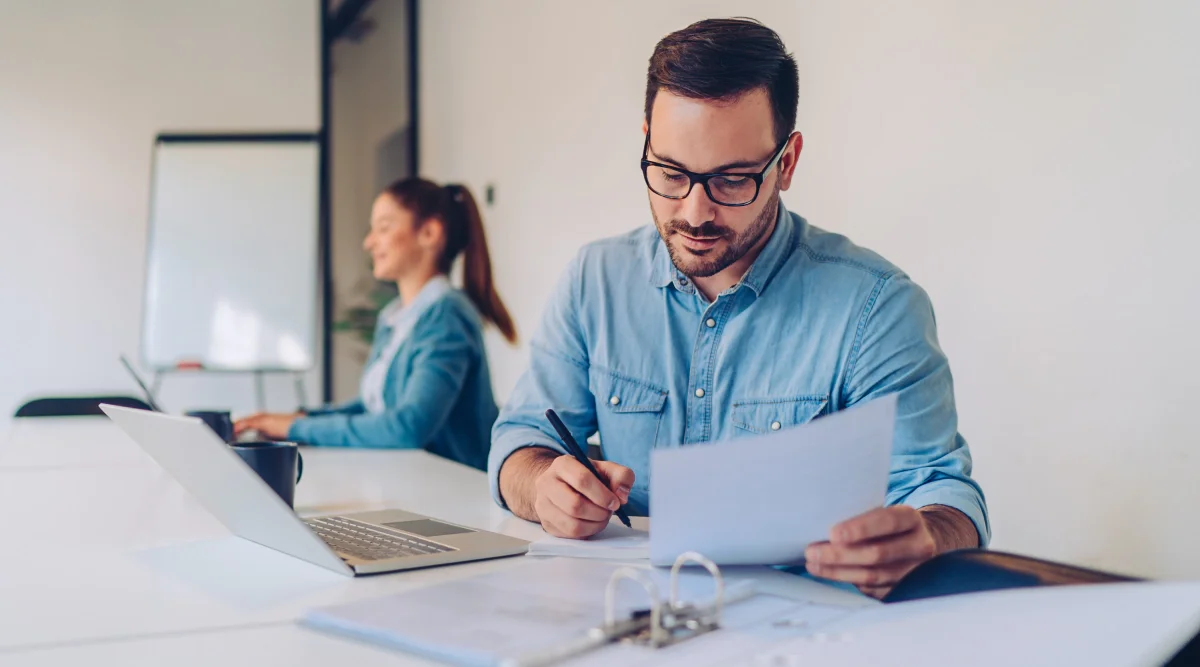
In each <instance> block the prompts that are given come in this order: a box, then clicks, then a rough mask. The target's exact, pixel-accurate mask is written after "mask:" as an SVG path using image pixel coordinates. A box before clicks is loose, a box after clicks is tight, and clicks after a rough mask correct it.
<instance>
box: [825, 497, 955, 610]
mask: <svg viewBox="0 0 1200 667" xmlns="http://www.w3.org/2000/svg"><path fill="white" fill-rule="evenodd" d="M947 509H949V508H947ZM963 518H964V519H966V517H965V516H964V517H963ZM937 551H938V545H937V542H936V541H935V539H934V535H933V532H932V531H931V530H930V527H929V523H928V522H927V521H926V517H925V516H924V514H923V513H922V512H921V511H919V510H916V509H914V508H912V507H909V506H907V505H894V506H892V507H880V508H879V509H874V510H871V511H870V512H867V513H866V514H860V515H859V516H856V517H854V518H853V519H849V520H846V521H843V522H842V523H839V524H838V525H836V526H834V527H833V530H831V531H830V535H829V541H827V542H816V543H814V544H810V545H809V546H808V549H806V550H805V552H804V558H805V561H806V562H805V567H806V568H807V569H808V571H809V572H810V573H811V574H813V575H814V576H817V577H823V578H825V579H834V580H836V581H845V582H849V583H852V584H854V585H856V586H858V589H859V590H861V591H862V592H864V593H866V594H867V595H870V596H871V597H876V598H881V597H883V596H884V595H886V594H887V592H888V591H889V590H891V588H892V586H894V585H895V584H896V582H898V581H900V579H901V578H902V577H903V576H904V575H906V574H908V573H909V571H911V570H912V569H913V568H915V567H916V566H917V565H920V564H921V563H922V562H924V561H926V560H928V559H929V558H932V557H933V556H934V554H936V553H937Z"/></svg>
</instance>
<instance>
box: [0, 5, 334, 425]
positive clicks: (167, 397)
mask: <svg viewBox="0 0 1200 667" xmlns="http://www.w3.org/2000/svg"><path fill="white" fill-rule="evenodd" d="M317 12H318V10H317V7H316V3H315V2H311V1H309V2H297V1H296V0H254V2H244V1H242V0H207V1H206V2H202V3H199V2H189V1H188V0H170V1H162V2H143V1H138V0H106V1H105V2H94V1H92V0H39V1H38V2H3V3H0V147H3V148H0V307H2V308H3V313H4V314H3V316H2V318H0V322H3V325H2V326H0V431H2V430H4V429H5V427H6V426H7V423H8V416H9V415H11V414H12V410H14V409H15V408H16V406H17V405H18V404H19V403H20V402H21V400H22V399H23V398H25V397H27V396H30V395H33V394H43V393H75V392H88V391H92V390H121V391H123V392H128V393H136V387H135V386H134V385H133V383H132V382H131V381H130V380H129V379H128V378H127V377H126V375H125V374H124V372H123V371H122V369H121V367H120V365H119V364H118V363H117V355H118V354H119V353H121V352H125V353H127V354H129V355H131V356H135V355H136V353H137V350H138V341H139V337H140V335H141V300H142V281H143V276H144V271H145V268H144V264H145V260H144V252H145V238H146V220H147V205H148V200H149V183H150V149H151V144H152V142H153V140H154V136H155V134H157V133H158V132H160V131H209V130H299V131H313V130H316V129H317V127H318V126H319V106H318V90H319V64H320V63H319V54H320V49H319V34H318V16H317ZM233 241H234V240H233V239H230V242H231V243H232V242H233ZM318 390H319V385H318V384H317V382H316V374H315V373H313V374H310V377H309V378H308V394H309V397H310V398H311V399H318V398H319V395H318V393H317V392H318ZM268 391H269V399H270V400H269V401H268V405H269V406H270V407H272V408H290V407H294V406H295V398H294V394H293V392H292V386H291V381H290V379H283V378H279V379H276V380H274V381H272V382H271V383H270V384H269V386H268ZM253 397H254V393H253V384H252V382H251V381H250V380H249V379H248V378H245V377H241V376H238V377H221V378H213V377H200V376H180V377H172V378H170V379H168V380H167V381H166V382H165V384H164V386H163V391H162V393H161V396H160V398H161V399H162V402H163V404H164V406H166V407H168V408H169V409H174V410H182V409H185V408H190V407H202V406H205V405H208V406H213V407H229V408H234V409H238V410H246V409H249V408H251V407H252V406H253V404H254V398H253Z"/></svg>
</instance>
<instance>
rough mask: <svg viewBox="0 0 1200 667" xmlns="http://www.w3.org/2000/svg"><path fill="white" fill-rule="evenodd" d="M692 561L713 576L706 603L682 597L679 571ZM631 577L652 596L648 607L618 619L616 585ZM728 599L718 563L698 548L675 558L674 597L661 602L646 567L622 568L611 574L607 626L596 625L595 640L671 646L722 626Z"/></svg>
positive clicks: (605, 594) (606, 603)
mask: <svg viewBox="0 0 1200 667" xmlns="http://www.w3.org/2000/svg"><path fill="white" fill-rule="evenodd" d="M689 563H695V564H697V565H700V566H702V567H703V568H704V569H706V570H708V573H709V574H710V575H712V578H713V586H714V590H713V597H712V600H711V601H710V602H708V603H707V604H699V603H696V604H693V603H690V602H684V601H682V600H680V599H679V572H680V570H682V569H683V567H684V566H685V565H687V564H689ZM627 579H628V580H632V581H634V582H636V583H638V584H640V585H641V586H642V588H643V589H645V591H646V594H647V595H648V596H649V598H650V607H649V608H648V609H639V610H636V611H634V612H633V613H632V614H631V615H630V616H629V618H626V619H621V620H618V619H617V610H616V595H617V586H618V585H619V584H620V583H621V582H622V581H623V580H627ZM724 602H725V579H724V578H723V577H722V576H721V570H720V568H718V567H717V564H716V563H714V562H712V561H711V560H709V559H708V558H706V557H705V556H703V555H702V554H699V553H696V552H695V551H688V552H685V553H682V554H680V555H679V557H678V558H676V559H675V564H674V565H672V566H671V596H670V598H668V600H667V602H666V603H664V602H663V601H662V596H661V595H660V594H659V591H658V585H657V584H655V583H654V580H653V579H651V578H650V576H649V575H648V573H647V571H646V570H640V569H637V568H633V567H623V568H621V569H619V570H617V571H616V572H613V573H612V577H610V578H609V580H608V588H607V589H606V590H605V593H604V625H603V626H601V627H599V628H594V629H593V630H592V632H591V635H592V637H593V638H594V639H601V638H603V639H604V640H607V641H621V642H626V643H631V644H637V645H640V646H648V647H650V648H662V647H664V646H670V645H672V644H676V643H678V642H681V641H684V640H686V639H691V638H692V637H696V636H699V635H702V634H705V633H707V632H712V631H713V630H716V629H717V628H718V627H720V624H721V608H722V607H723V605H724Z"/></svg>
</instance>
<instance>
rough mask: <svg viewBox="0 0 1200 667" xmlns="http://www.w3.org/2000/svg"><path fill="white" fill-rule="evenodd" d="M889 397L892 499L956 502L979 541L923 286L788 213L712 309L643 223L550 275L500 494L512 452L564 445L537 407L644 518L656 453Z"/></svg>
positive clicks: (494, 455) (976, 508)
mask: <svg viewBox="0 0 1200 667" xmlns="http://www.w3.org/2000/svg"><path fill="white" fill-rule="evenodd" d="M893 393H894V394H898V396H897V398H898V408H897V416H896V432H895V444H894V449H893V452H892V465H891V472H890V475H889V479H888V493H887V504H889V505H893V504H898V503H904V504H907V505H911V506H913V507H923V506H926V505H933V504H940V505H948V506H950V507H953V508H956V509H958V510H960V511H961V512H963V513H964V514H966V515H967V516H968V517H970V519H971V520H972V521H973V522H974V523H975V527H976V528H977V529H978V531H979V537H980V543H981V545H982V544H986V543H987V541H988V539H989V536H990V527H989V524H988V517H987V506H986V504H985V502H984V498H983V493H982V491H981V490H980V488H979V485H978V484H976V483H975V482H974V480H972V479H971V476H970V475H971V454H970V451H969V450H968V448H967V443H966V441H965V440H964V439H963V437H962V436H961V435H959V433H958V416H957V413H956V410H955V407H954V387H953V380H952V379H951V376H950V366H949V364H948V363H947V361H946V356H945V354H943V353H942V350H941V348H940V347H939V345H938V340H937V330H936V325H935V323H934V316H933V308H932V306H931V305H930V301H929V297H928V295H926V293H925V291H924V290H922V289H921V288H920V287H918V286H917V285H916V284H915V283H913V281H912V280H911V279H910V278H909V277H908V276H907V275H906V274H904V273H903V272H902V271H900V270H899V269H897V268H896V267H895V266H893V265H892V264H890V263H889V262H887V261H886V260H885V259H883V258H882V257H880V256H879V255H877V254H875V253H873V252H871V251H870V250H866V249H864V248H860V247H858V246H856V245H854V244H853V243H851V242H850V241H849V240H848V239H846V238H845V237H843V236H840V235H838V234H832V233H829V232H826V231H824V230H821V229H818V228H817V227H813V226H812V225H809V224H808V223H807V222H806V221H805V220H804V218H801V217H800V216H798V215H795V214H792V213H789V212H787V211H786V210H784V209H783V207H782V206H780V212H779V220H778V223H777V225H776V228H775V231H774V232H773V234H772V236H771V238H770V240H769V241H768V242H767V243H766V245H765V246H764V247H763V250H762V252H761V253H760V254H759V256H758V258H757V259H756V261H755V262H754V264H753V266H751V268H750V270H749V271H747V273H746V275H745V276H744V277H743V278H742V280H741V281H740V282H739V283H738V284H737V285H735V286H733V287H731V288H730V289H728V290H726V291H725V292H723V293H721V294H720V295H719V296H718V297H717V298H716V299H715V300H714V301H712V302H711V303H710V302H709V301H708V300H707V299H705V298H704V297H703V296H702V295H701V294H700V293H699V292H698V291H697V290H696V288H695V286H694V285H693V284H692V283H691V281H690V280H688V279H687V278H686V277H685V276H683V275H682V274H681V273H680V272H679V271H677V270H676V269H675V266H674V265H673V264H672V263H671V259H670V256H669V255H668V253H667V249H666V246H665V245H664V244H663V242H662V240H661V238H660V237H659V235H658V232H657V230H656V229H655V228H654V227H653V226H647V227H643V228H641V229H638V230H636V231H634V232H631V233H629V234H626V235H624V236H620V237H617V238H613V239H607V240H603V241H598V242H595V243H592V244H590V245H588V246H586V247H584V248H583V249H582V250H581V251H580V252H579V254H578V255H577V256H576V257H575V259H574V260H573V261H572V262H571V264H570V265H569V267H568V268H567V271H566V273H565V275H564V276H563V277H562V279H561V280H560V282H559V284H558V286H557V288H556V290H555V292H554V294H553V296H552V297H551V299H550V302H549V304H548V305H547V307H546V309H545V313H544V315H543V319H542V322H541V327H540V329H539V331H538V332H537V335H536V336H535V337H534V338H533V339H532V343H531V362H530V368H529V370H528V371H526V373H525V374H524V376H523V377H522V378H521V379H520V381H519V382H518V383H517V386H516V388H515V389H514V391H513V393H512V396H511V397H510V400H509V402H508V405H507V406H506V407H505V408H504V409H503V410H502V411H501V413H500V418H499V420H498V421H497V422H496V426H495V427H494V428H493V430H492V450H491V455H490V457H489V461H488V473H489V476H490V478H491V485H492V494H493V497H494V498H495V500H496V502H497V503H500V504H501V505H503V500H502V499H501V497H500V492H499V483H498V481H499V471H500V467H501V466H502V465H503V463H504V461H505V459H507V458H508V456H509V455H510V454H512V453H513V452H514V451H516V450H517V449H520V448H522V447H529V446H540V447H549V448H551V449H555V450H557V451H560V452H562V451H563V448H562V446H561V445H560V444H559V443H558V440H557V439H556V438H555V437H554V431H553V429H551V427H550V425H549V424H548V423H547V422H546V418H545V416H544V413H545V411H546V409H547V408H551V407H552V408H554V409H555V410H556V411H557V412H558V414H559V416H561V417H562V419H563V421H564V422H565V423H566V425H567V427H568V428H569V429H570V430H571V433H572V434H573V435H574V436H575V438H576V439H577V440H578V441H580V442H583V441H584V440H585V439H586V438H588V437H589V436H591V435H592V434H594V433H597V432H599V434H600V441H601V446H602V448H603V451H604V455H605V458H607V459H608V460H611V461H614V462H616V463H619V464H621V465H624V466H628V467H629V468H631V469H632V470H633V472H634V474H635V475H636V477H637V480H636V482H635V483H634V486H633V490H632V492H631V493H630V498H629V509H630V510H631V511H632V512H633V513H639V514H645V513H647V512H648V510H649V507H650V500H651V499H650V495H649V488H650V452H651V450H652V449H654V448H655V447H681V446H687V445H690V444H694V443H704V442H712V441H718V440H730V439H734V438H738V437H742V436H748V435H753V434H758V433H766V432H769V431H771V430H776V429H785V428H788V427H791V426H796V425H799V424H803V423H805V422H808V421H810V420H812V419H813V418H815V417H818V416H821V415H825V414H829V413H831V412H836V411H838V410H843V409H845V408H848V407H850V406H852V405H855V404H857V403H859V402H862V401H868V400H870V399H872V398H876V397H879V396H883V395H885V394H893ZM802 464H803V463H802V462H798V465H802ZM719 479H720V471H716V470H714V471H713V477H712V480H697V483H708V482H710V481H712V482H716V481H717V480H719Z"/></svg>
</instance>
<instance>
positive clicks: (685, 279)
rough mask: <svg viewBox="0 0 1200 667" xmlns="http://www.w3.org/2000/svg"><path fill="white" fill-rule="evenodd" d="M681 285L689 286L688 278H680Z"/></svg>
mask: <svg viewBox="0 0 1200 667" xmlns="http://www.w3.org/2000/svg"><path fill="white" fill-rule="evenodd" d="M679 284H680V285H686V284H687V278H684V277H683V276H679Z"/></svg>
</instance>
